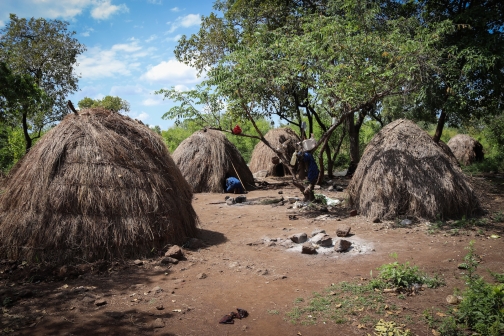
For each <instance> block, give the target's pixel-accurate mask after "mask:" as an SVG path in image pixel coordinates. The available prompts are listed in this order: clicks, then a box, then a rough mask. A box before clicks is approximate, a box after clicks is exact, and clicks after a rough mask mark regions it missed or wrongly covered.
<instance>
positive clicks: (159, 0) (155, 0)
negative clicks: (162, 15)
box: [147, 0, 163, 5]
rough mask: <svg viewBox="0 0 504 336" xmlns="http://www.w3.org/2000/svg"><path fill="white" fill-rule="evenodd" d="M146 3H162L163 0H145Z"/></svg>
mask: <svg viewBox="0 0 504 336" xmlns="http://www.w3.org/2000/svg"><path fill="white" fill-rule="evenodd" d="M147 2H148V3H151V4H154V5H162V4H163V1H161V0H147Z"/></svg>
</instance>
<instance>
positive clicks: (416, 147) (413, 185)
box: [348, 119, 481, 220]
mask: <svg viewBox="0 0 504 336" xmlns="http://www.w3.org/2000/svg"><path fill="white" fill-rule="evenodd" d="M348 194H349V202H350V205H351V206H353V207H355V208H356V209H357V210H358V211H359V212H360V213H361V214H362V215H364V216H367V217H370V218H380V219H394V218H397V217H399V216H415V217H419V218H425V219H431V220H432V219H436V218H438V217H440V218H460V217H462V216H471V215H475V214H477V213H478V212H480V210H481V208H480V203H479V201H478V199H477V197H476V195H475V192H474V190H473V188H472V187H471V185H470V184H469V183H468V181H467V179H466V177H465V175H464V173H463V172H462V171H461V169H460V167H459V166H458V165H456V164H455V163H454V160H453V158H451V157H450V156H449V155H448V154H446V153H445V151H444V150H443V149H442V148H441V146H439V145H438V144H436V143H435V142H434V141H433V140H432V138H431V137H430V136H429V135H428V134H427V133H426V132H424V131H423V130H422V129H420V127H418V126H417V125H416V124H415V123H413V122H412V121H409V120H405V119H401V120H397V121H394V122H393V123H391V124H389V125H387V126H386V127H384V128H383V129H382V130H381V131H380V132H378V134H376V135H375V137H374V138H373V139H372V140H371V142H370V143H369V144H368V145H367V147H366V149H365V151H364V153H363V155H362V158H361V161H360V162H359V165H358V167H357V170H356V171H355V174H354V175H353V178H352V180H351V181H350V184H349V186H348Z"/></svg>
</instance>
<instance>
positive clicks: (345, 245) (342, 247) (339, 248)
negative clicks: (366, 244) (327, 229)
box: [334, 239, 352, 252]
mask: <svg viewBox="0 0 504 336" xmlns="http://www.w3.org/2000/svg"><path fill="white" fill-rule="evenodd" d="M350 246H352V242H349V241H348V240H345V239H340V240H338V241H337V242H336V243H334V251H336V252H345V251H347V250H348V249H349V248H350Z"/></svg>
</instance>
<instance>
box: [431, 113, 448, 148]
mask: <svg viewBox="0 0 504 336" xmlns="http://www.w3.org/2000/svg"><path fill="white" fill-rule="evenodd" d="M445 122H446V113H445V111H444V110H443V111H441V114H440V115H439V119H438V122H437V126H436V133H434V136H433V137H432V140H434V142H435V143H439V140H440V139H441V135H442V134H443V128H444V124H445Z"/></svg>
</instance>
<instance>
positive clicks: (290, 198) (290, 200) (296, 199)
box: [287, 197, 299, 204]
mask: <svg viewBox="0 0 504 336" xmlns="http://www.w3.org/2000/svg"><path fill="white" fill-rule="evenodd" d="M287 200H288V201H289V203H291V204H294V203H296V202H297V201H299V198H298V197H289V198H287Z"/></svg>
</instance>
